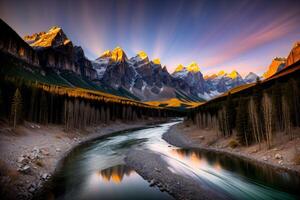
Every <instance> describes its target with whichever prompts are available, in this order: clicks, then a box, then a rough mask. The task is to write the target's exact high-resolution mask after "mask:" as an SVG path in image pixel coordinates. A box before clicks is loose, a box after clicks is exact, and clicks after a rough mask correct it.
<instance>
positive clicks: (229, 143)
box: [228, 139, 239, 149]
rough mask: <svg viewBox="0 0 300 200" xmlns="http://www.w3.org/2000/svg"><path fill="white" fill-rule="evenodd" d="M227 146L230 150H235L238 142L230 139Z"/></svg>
mask: <svg viewBox="0 0 300 200" xmlns="http://www.w3.org/2000/svg"><path fill="white" fill-rule="evenodd" d="M228 146H229V147H230V148H232V149H234V148H236V147H238V146H239V142H238V141H237V140H236V139H231V140H230V141H229V142H228Z"/></svg>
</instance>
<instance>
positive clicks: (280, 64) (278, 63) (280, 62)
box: [263, 57, 287, 78]
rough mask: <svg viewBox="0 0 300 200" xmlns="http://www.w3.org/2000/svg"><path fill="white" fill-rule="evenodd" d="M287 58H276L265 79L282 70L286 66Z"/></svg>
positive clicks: (265, 74)
mask: <svg viewBox="0 0 300 200" xmlns="http://www.w3.org/2000/svg"><path fill="white" fill-rule="evenodd" d="M286 61H287V60H286V58H280V57H276V58H274V59H273V60H272V63H271V64H270V66H269V68H268V70H267V71H266V72H265V73H264V74H263V77H264V78H269V77H271V76H273V75H274V74H275V73H276V72H278V71H280V70H282V69H283V68H284V66H285V65H286Z"/></svg>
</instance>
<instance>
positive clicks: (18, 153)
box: [0, 120, 157, 199]
mask: <svg viewBox="0 0 300 200" xmlns="http://www.w3.org/2000/svg"><path fill="white" fill-rule="evenodd" d="M156 122H157V121H156ZM149 123H155V121H154V120H147V121H138V122H126V123H124V122H118V121H117V122H114V123H113V124H109V125H105V124H103V125H101V126H95V127H89V128H87V129H86V130H73V131H69V132H64V127H63V126H59V125H47V126H44V125H39V124H34V123H29V122H25V123H24V125H21V126H18V127H17V128H16V129H15V130H13V129H12V128H11V127H9V126H8V125H7V123H5V122H1V123H0V127H1V129H0V186H1V187H0V188H1V189H0V193H1V198H2V199H31V198H32V197H33V195H34V194H35V192H36V191H38V190H39V188H41V187H42V185H43V183H44V182H45V181H47V180H48V179H49V178H50V177H51V174H52V173H53V172H54V170H55V168H56V166H57V164H58V162H59V161H60V160H61V158H63V157H64V156H65V155H66V152H69V151H70V150H71V149H72V148H73V147H75V146H77V145H79V144H80V143H82V142H85V141H88V140H91V139H94V138H97V137H101V136H104V135H108V134H111V133H113V132H117V131H122V130H126V129H131V128H139V127H143V126H145V125H147V124H149Z"/></svg>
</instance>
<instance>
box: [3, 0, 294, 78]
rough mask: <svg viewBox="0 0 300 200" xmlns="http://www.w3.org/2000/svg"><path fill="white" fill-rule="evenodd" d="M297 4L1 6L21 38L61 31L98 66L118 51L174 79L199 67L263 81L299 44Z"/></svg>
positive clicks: (212, 1)
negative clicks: (181, 69) (182, 68)
mask: <svg viewBox="0 0 300 200" xmlns="http://www.w3.org/2000/svg"><path fill="white" fill-rule="evenodd" d="M299 8H300V1H299V0H295V1H288V0H282V1H276V0H251V1H243V0H227V1H225V0H224V1H222V0H207V1H200V0H199V1H191V0H185V1H183V0H182V1H175V0H170V1H168V0H157V1H155V0H151V1H142V0H132V1H129V0H128V1H125V0H120V1H90V0H82V1H74V0H69V1H43V0H39V1H31V0H26V1H16V0H7V1H5V0H0V17H1V18H2V19H3V20H4V21H5V22H7V23H8V24H9V25H10V26H11V27H12V28H13V29H15V30H16V31H17V32H18V33H19V34H20V35H21V36H24V35H27V34H31V33H35V32H40V31H47V30H48V29H49V28H50V27H51V26H54V25H58V26H60V27H62V28H63V30H64V32H65V33H66V34H67V36H68V37H69V38H70V39H71V40H72V41H73V43H74V44H76V45H80V46H82V47H83V49H84V50H85V53H86V55H87V57H88V58H90V59H95V58H97V57H98V56H99V55H101V53H102V52H103V51H105V50H107V49H113V48H114V47H116V46H121V47H122V48H123V49H124V50H125V52H126V53H127V56H128V57H131V56H134V55H135V54H136V53H137V52H138V51H140V50H143V51H145V52H146V53H147V54H148V55H149V57H150V59H154V58H160V59H161V63H162V64H163V65H166V66H167V67H168V70H169V72H173V70H174V68H175V67H176V65H178V64H180V63H181V64H183V65H187V64H189V63H191V62H192V61H196V62H197V63H198V64H199V66H200V69H201V71H202V72H203V73H205V74H207V73H213V72H217V71H219V70H226V71H231V70H233V69H236V70H238V71H239V72H240V73H241V74H243V75H245V74H246V73H247V72H249V71H253V72H257V73H259V74H261V73H262V72H263V71H265V70H266V68H267V66H268V65H269V64H270V62H271V60H272V58H273V57H275V56H287V54H288V53H289V51H290V49H291V47H292V46H293V44H294V43H295V42H296V41H297V40H300V9H299Z"/></svg>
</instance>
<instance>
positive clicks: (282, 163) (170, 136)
mask: <svg viewBox="0 0 300 200" xmlns="http://www.w3.org/2000/svg"><path fill="white" fill-rule="evenodd" d="M293 131H295V133H297V132H298V131H300V130H299V129H295V130H293ZM294 135H299V134H294ZM163 139H164V140H166V141H167V142H169V143H170V144H172V145H175V146H177V147H182V148H198V149H205V150H208V151H216V152H221V153H225V154H229V155H234V156H238V157H240V158H242V159H247V160H252V161H253V162H256V163H258V164H262V165H269V166H272V167H274V168H276V169H278V170H283V171H285V170H287V171H292V172H295V173H297V174H299V175H300V163H299V162H300V161H299V160H298V159H299V158H300V137H299V136H298V137H295V138H294V139H292V140H291V139H290V138H289V136H287V135H284V134H282V133H278V135H276V137H275V138H274V140H273V147H272V148H271V149H268V148H267V145H266V144H260V145H259V144H254V145H251V146H248V147H247V146H240V145H239V144H238V142H237V140H236V138H235V136H232V137H228V138H224V137H221V136H218V134H217V132H216V131H214V130H208V129H204V130H201V129H199V128H198V127H196V126H194V125H190V124H189V123H188V122H184V123H181V124H177V125H175V126H172V127H171V128H170V130H169V131H168V132H167V133H165V134H164V135H163Z"/></svg>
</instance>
